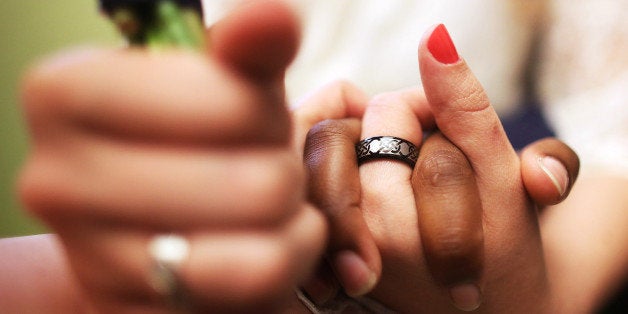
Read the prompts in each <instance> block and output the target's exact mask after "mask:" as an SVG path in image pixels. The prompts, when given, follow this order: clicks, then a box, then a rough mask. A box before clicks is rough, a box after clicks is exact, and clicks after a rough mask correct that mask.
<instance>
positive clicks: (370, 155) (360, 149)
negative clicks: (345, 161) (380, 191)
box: [355, 136, 419, 168]
mask: <svg viewBox="0 0 628 314" xmlns="http://www.w3.org/2000/svg"><path fill="white" fill-rule="evenodd" d="M355 151H356V153H357V155H358V165H361V164H362V163H364V162H366V161H369V160H373V159H381V158H386V159H396V160H400V161H403V162H405V163H406V164H408V165H409V166H410V167H412V168H414V165H415V164H416V161H417V159H418V158H419V150H418V149H417V147H416V146H415V145H414V144H412V143H411V142H409V141H407V140H404V139H402V138H398V137H394V136H374V137H369V138H367V139H364V140H361V141H360V142H359V143H358V144H357V145H356V146H355Z"/></svg>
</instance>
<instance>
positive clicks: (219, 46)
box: [208, 0, 300, 79]
mask: <svg viewBox="0 0 628 314" xmlns="http://www.w3.org/2000/svg"><path fill="white" fill-rule="evenodd" d="M210 32H211V34H210V40H209V41H208V42H209V45H210V51H211V52H212V54H213V55H214V56H215V57H216V58H217V59H218V60H219V61H222V62H223V63H225V64H226V65H227V66H229V67H232V68H234V69H235V70H236V71H238V72H240V73H242V74H244V75H246V76H249V77H251V78H254V79H277V78H280V77H283V74H284V72H285V70H286V67H287V66H288V65H289V64H290V63H291V62H292V60H293V58H294V57H295V56H296V52H297V50H298V46H299V41H300V27H299V21H298V18H297V16H296V14H295V13H294V12H293V10H292V9H291V8H290V7H289V6H288V5H287V4H285V3H284V2H282V1H276V0H264V1H250V2H246V3H245V4H243V5H240V6H238V7H236V8H235V9H234V10H233V11H232V12H231V13H230V14H228V15H227V16H226V17H225V18H224V19H223V20H221V21H220V22H218V23H217V24H216V25H215V26H214V27H212V29H211V31H210Z"/></svg>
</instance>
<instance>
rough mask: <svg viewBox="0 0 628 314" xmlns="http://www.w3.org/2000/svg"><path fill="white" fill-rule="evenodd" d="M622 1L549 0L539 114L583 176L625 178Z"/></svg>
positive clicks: (627, 35) (626, 72) (626, 36)
mask: <svg viewBox="0 0 628 314" xmlns="http://www.w3.org/2000/svg"><path fill="white" fill-rule="evenodd" d="M627 10H628V1H623V0H617V1H615V0H598V1H571V0H553V1H552V5H551V13H550V14H551V20H550V24H549V32H548V34H547V35H546V41H545V45H544V52H543V54H542V61H541V62H542V63H541V71H540V80H541V85H540V86H541V96H542V98H543V102H544V103H545V104H546V105H545V108H544V110H545V112H546V114H547V118H548V120H549V121H550V124H551V125H552V126H553V127H554V129H555V131H556V132H557V135H558V136H559V137H560V138H561V139H563V140H564V141H565V142H567V143H568V144H569V145H570V146H571V147H572V148H574V149H575V150H576V152H577V153H578V154H579V156H580V158H581V162H582V170H583V175H587V174H592V173H600V171H602V172H605V173H609V174H613V175H619V176H623V177H625V178H628V19H626V18H625V12H626V11H627Z"/></svg>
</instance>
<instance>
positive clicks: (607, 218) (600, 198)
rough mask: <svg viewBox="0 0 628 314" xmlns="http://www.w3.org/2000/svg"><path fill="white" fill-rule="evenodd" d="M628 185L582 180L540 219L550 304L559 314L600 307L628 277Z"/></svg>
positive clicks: (601, 179)
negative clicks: (549, 289)
mask: <svg viewBox="0 0 628 314" xmlns="http://www.w3.org/2000/svg"><path fill="white" fill-rule="evenodd" d="M626 191H628V180H626V179H625V178H612V177H592V176H589V177H582V178H580V180H579V181H578V182H577V184H576V185H575V186H574V189H573V190H572V192H571V195H570V196H569V198H568V199H567V200H566V201H565V202H564V203H562V204H560V205H558V206H555V207H551V208H548V209H546V211H545V212H544V213H543V214H542V217H541V224H542V228H541V230H542V233H543V234H542V236H543V242H544V245H545V252H546V258H547V267H548V276H549V279H550V283H551V284H552V290H553V303H554V304H555V306H556V307H557V308H556V311H557V312H561V313H589V312H593V311H595V310H596V309H597V308H598V307H600V306H601V305H602V304H603V302H604V301H606V299H607V298H608V297H609V296H610V294H611V293H613V290H615V289H616V288H617V286H618V285H620V284H621V283H622V281H623V280H625V279H626V276H627V275H628V272H627V270H628V249H627V248H628V205H627V204H628V195H627V194H626Z"/></svg>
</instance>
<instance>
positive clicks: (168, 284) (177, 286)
mask: <svg viewBox="0 0 628 314" xmlns="http://www.w3.org/2000/svg"><path fill="white" fill-rule="evenodd" d="M148 253H149V255H150V257H151V259H152V262H153V265H152V267H153V269H152V276H151V285H152V287H153V288H154V289H155V290H156V291H157V292H158V293H160V294H161V295H163V296H164V297H166V298H167V301H168V302H170V303H171V304H172V306H173V307H175V308H185V306H186V302H185V293H184V292H185V291H184V287H183V285H182V283H181V279H180V278H179V269H180V266H181V265H182V264H183V262H185V261H186V260H187V259H188V257H189V253H190V243H189V242H188V240H187V239H185V238H184V237H182V236H179V235H174V234H169V235H157V236H155V237H154V238H153V239H152V240H151V241H150V242H149V244H148Z"/></svg>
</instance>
